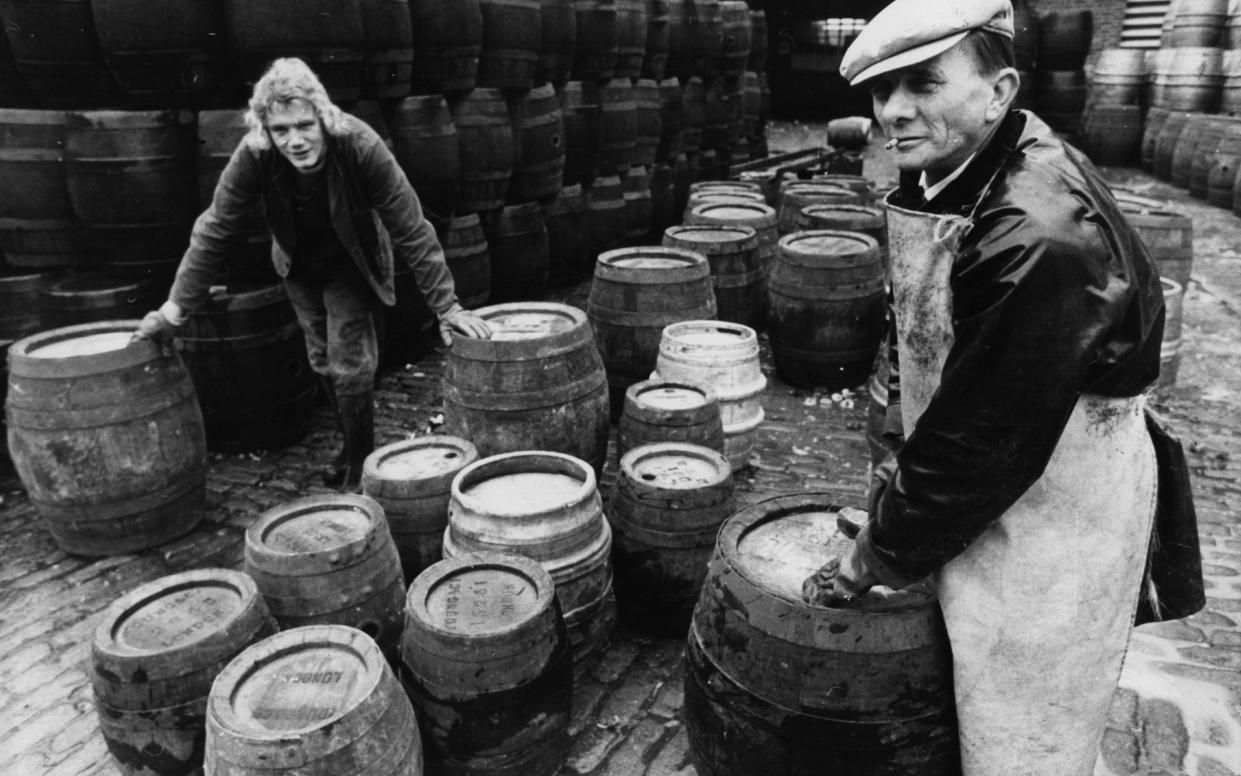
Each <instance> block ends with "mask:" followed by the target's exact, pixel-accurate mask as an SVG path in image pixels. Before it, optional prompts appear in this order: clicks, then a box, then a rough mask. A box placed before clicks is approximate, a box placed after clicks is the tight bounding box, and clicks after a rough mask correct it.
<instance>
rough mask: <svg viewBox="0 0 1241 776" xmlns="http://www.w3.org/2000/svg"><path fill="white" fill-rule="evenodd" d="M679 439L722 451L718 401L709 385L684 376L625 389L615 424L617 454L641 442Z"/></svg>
mask: <svg viewBox="0 0 1241 776" xmlns="http://www.w3.org/2000/svg"><path fill="white" fill-rule="evenodd" d="M661 442H680V443H683V444H691V445H699V446H701V447H706V448H709V449H711V450H715V451H717V452H721V453H722V452H724V423H723V421H722V420H721V419H720V402H719V400H718V399H716V398H715V391H713V390H712V389H711V387H710V386H708V385H704V384H702V383H694V382H689V381H684V380H643V381H642V382H640V383H634V384H633V385H631V386H629V388H628V389H626V391H625V406H624V409H622V410H621V417H620V422H619V423H618V424H617V434H616V452H617V456H618V457H619V458H624V456H625V453H627V452H629V451H630V450H632V449H633V448H635V447H641V446H642V445H649V444H657V443H661Z"/></svg>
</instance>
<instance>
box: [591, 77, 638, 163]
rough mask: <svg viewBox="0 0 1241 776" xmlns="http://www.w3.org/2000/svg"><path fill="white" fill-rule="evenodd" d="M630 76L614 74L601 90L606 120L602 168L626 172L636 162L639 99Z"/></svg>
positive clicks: (601, 148)
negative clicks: (618, 76) (621, 76)
mask: <svg viewBox="0 0 1241 776" xmlns="http://www.w3.org/2000/svg"><path fill="white" fill-rule="evenodd" d="M635 98H636V95H635V93H634V89H633V87H632V86H631V85H630V83H629V81H628V80H627V79H623V78H613V79H612V80H611V81H608V82H607V83H606V84H605V85H604V86H603V87H602V88H601V89H600V90H599V100H600V106H601V108H600V109H601V115H602V123H603V136H602V142H601V144H600V153H601V162H602V170H603V171H604V172H612V173H616V172H623V171H625V170H627V169H629V166H630V165H631V164H633V163H634V158H635V154H636V151H637V138H638V103H637V100H636V99H635Z"/></svg>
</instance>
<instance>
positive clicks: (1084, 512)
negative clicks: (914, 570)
mask: <svg viewBox="0 0 1241 776" xmlns="http://www.w3.org/2000/svg"><path fill="white" fill-rule="evenodd" d="M967 223H968V222H967V221H966V219H963V218H961V217H960V216H951V215H949V216H945V215H937V214H929V213H919V212H916V211H910V210H904V209H902V208H898V207H895V206H889V210H888V232H889V249H890V255H891V261H892V287H893V294H894V299H895V318H896V327H897V342H898V347H899V351H898V352H899V354H900V364H901V374H900V384H901V412H902V418H903V420H904V427H905V430H906V434H908V433H910V432H911V430H912V429H914V428H915V427H916V425H917V422H918V418H919V417H920V416H921V415H922V413H923V411H924V410H925V409H926V407H927V404H928V403H929V402H930V400H931V397H932V395H933V394H934V393H935V390H936V389H937V388H938V386H939V381H940V377H941V374H942V372H943V366H944V362H945V360H946V358H947V355H948V351H949V349H950V348H951V347H952V343H953V324H952V298H951V290H950V285H949V278H950V274H951V270H952V263H953V258H954V255H955V253H956V248H957V244H958V238H959V235H960V233H961V231H962V230H963V228H964V227H965V226H966V224H967ZM1143 408H1144V397H1142V396H1138V397H1132V398H1117V397H1107V396H1093V395H1082V396H1081V397H1080V398H1079V399H1078V402H1077V406H1076V407H1075V408H1074V410H1073V413H1072V415H1071V417H1070V418H1069V422H1068V425H1067V426H1066V427H1065V429H1064V433H1063V435H1062V436H1061V438H1060V441H1059V442H1058V443H1057V446H1056V449H1055V451H1054V453H1053V454H1052V457H1051V460H1050V461H1049V462H1048V464H1047V469H1046V471H1045V472H1044V473H1043V476H1042V477H1041V478H1039V480H1038V481H1036V482H1035V483H1034V484H1033V485H1032V486H1031V487H1030V489H1029V490H1028V491H1026V493H1025V494H1024V495H1022V496H1021V498H1020V499H1018V500H1017V502H1016V503H1015V504H1013V506H1012V507H1011V508H1009V510H1008V511H1007V512H1005V513H1004V514H1003V515H1002V516H1001V517H1000V518H999V520H997V521H996V522H995V523H993V524H992V525H991V526H990V527H989V528H988V529H987V530H986V531H985V532H984V533H983V534H982V535H981V536H980V537H979V538H978V539H977V540H976V541H975V542H974V543H973V544H971V545H970V546H969V548H968V549H966V551H965V552H964V553H962V554H961V555H959V556H958V557H956V558H954V559H953V560H951V561H950V562H948V563H947V564H946V565H945V566H944V567H943V568H942V569H941V570H940V571H939V572H938V574H937V580H936V581H937V586H938V593H939V602H940V606H941V607H942V609H943V612H944V621H945V624H946V625H947V629H948V636H949V640H950V642H951V644H952V655H953V676H954V682H955V694H956V703H957V716H958V720H959V722H960V740H961V761H962V772H963V774H964V776H1087V775H1088V774H1091V773H1092V772H1093V769H1094V764H1095V760H1096V758H1097V755H1098V745H1099V740H1100V737H1101V736H1102V733H1103V728H1104V725H1105V723H1106V721H1107V714H1108V707H1109V704H1110V702H1111V699H1112V694H1113V692H1114V690H1115V688H1116V684H1117V681H1118V679H1119V677H1120V669H1121V663H1122V662H1123V659H1124V653H1125V649H1126V647H1127V645H1128V641H1129V634H1130V630H1131V628H1132V624H1133V613H1134V609H1135V607H1136V605H1137V595H1138V588H1139V585H1140V580H1141V579H1142V573H1143V568H1144V563H1145V558H1146V551H1147V544H1148V537H1149V536H1150V526H1151V519H1152V517H1153V515H1154V508H1155V483H1156V479H1155V472H1156V470H1155V457H1154V451H1153V449H1152V447H1151V444H1150V440H1149V438H1148V436H1147V431H1146V425H1145V420H1144V416H1143ZM1104 419H1106V420H1104Z"/></svg>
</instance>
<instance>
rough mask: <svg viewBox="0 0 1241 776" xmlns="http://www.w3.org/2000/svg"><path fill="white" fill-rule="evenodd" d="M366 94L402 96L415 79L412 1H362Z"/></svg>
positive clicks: (364, 91)
mask: <svg viewBox="0 0 1241 776" xmlns="http://www.w3.org/2000/svg"><path fill="white" fill-rule="evenodd" d="M360 3H361V13H362V64H363V68H364V71H365V72H364V74H363V81H362V95H363V96H364V97H373V98H401V97H405V96H406V95H408V94H409V91H410V89H411V88H412V87H413V78H414V73H413V70H414V29H413V20H412V18H411V17H410V12H409V0H360Z"/></svg>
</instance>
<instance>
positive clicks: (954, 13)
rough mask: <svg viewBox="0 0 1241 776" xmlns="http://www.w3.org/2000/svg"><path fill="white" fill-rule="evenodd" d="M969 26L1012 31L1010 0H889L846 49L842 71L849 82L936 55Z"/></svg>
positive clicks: (1011, 35)
mask: <svg viewBox="0 0 1241 776" xmlns="http://www.w3.org/2000/svg"><path fill="white" fill-rule="evenodd" d="M970 30H988V31H990V32H996V33H999V34H1000V35H1004V36H1006V37H1009V38H1011V37H1013V5H1012V3H1011V2H1009V0H893V2H892V3H891V4H889V5H888V7H886V8H884V9H883V10H882V11H880V12H879V13H877V14H875V18H874V19H871V20H870V23H869V24H867V25H866V27H865V28H863V30H862V32H861V33H860V34H859V35H858V36H857V38H856V39H854V41H853V44H852V45H851V46H849V48H848V50H847V51H845V56H844V59H842V60H841V62H840V74H841V75H842V76H844V78H845V80H846V81H848V82H849V84H850V85H852V86H856V85H857V84H860V83H862V82H863V81H865V80H867V79H869V78H874V77H875V76H877V75H880V74H882V73H889V72H891V71H893V70H898V69H900V68H902V67H909V66H910V65H916V64H918V63H919V62H925V61H926V60H928V59H930V58H932V57H935V56H939V55H940V54H942V53H943V52H945V51H947V50H948V49H950V48H952V47H953V46H955V45H957V43H960V42H961V39H962V38H964V37H965V36H966V34H967V33H969V32H970Z"/></svg>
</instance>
